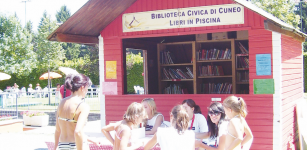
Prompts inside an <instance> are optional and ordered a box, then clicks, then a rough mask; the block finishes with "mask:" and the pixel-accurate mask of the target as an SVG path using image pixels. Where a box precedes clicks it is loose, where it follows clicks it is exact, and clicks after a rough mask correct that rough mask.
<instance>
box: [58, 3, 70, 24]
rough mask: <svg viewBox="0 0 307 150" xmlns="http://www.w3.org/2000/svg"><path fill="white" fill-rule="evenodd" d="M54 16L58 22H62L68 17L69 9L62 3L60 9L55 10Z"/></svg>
mask: <svg viewBox="0 0 307 150" xmlns="http://www.w3.org/2000/svg"><path fill="white" fill-rule="evenodd" d="M55 17H56V21H57V22H58V23H63V22H65V21H66V20H67V19H68V18H69V17H70V10H69V9H68V8H67V7H66V5H63V6H62V7H61V8H60V10H59V11H57V13H56V15H55Z"/></svg>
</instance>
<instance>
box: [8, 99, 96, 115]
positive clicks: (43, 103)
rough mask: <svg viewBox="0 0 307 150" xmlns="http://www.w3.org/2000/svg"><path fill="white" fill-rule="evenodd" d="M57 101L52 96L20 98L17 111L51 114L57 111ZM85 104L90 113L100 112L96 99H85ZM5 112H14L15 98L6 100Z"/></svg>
mask: <svg viewBox="0 0 307 150" xmlns="http://www.w3.org/2000/svg"><path fill="white" fill-rule="evenodd" d="M59 101H60V100H59V99H55V96H54V95H52V96H51V97H50V103H49V98H48V97H46V98H35V97H27V96H21V97H19V98H18V99H17V104H18V110H33V111H44V112H50V111H51V112H53V111H55V110H56V109H57V107H58V104H59ZM85 102H86V103H87V104H88V105H89V106H90V108H91V112H93V113H99V112H100V101H99V99H98V97H94V98H85ZM5 103H6V107H7V108H5V109H6V110H16V98H10V99H6V102H5Z"/></svg>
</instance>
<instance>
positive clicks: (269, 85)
mask: <svg viewBox="0 0 307 150" xmlns="http://www.w3.org/2000/svg"><path fill="white" fill-rule="evenodd" d="M274 93H275V89H274V79H254V94H274Z"/></svg>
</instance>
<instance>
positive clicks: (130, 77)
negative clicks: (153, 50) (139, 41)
mask: <svg viewBox="0 0 307 150" xmlns="http://www.w3.org/2000/svg"><path fill="white" fill-rule="evenodd" d="M126 61H127V63H126V70H127V92H128V93H134V87H133V86H136V85H139V86H144V78H143V76H142V73H143V57H142V56H141V53H139V54H137V55H136V54H133V53H130V54H127V60H126Z"/></svg>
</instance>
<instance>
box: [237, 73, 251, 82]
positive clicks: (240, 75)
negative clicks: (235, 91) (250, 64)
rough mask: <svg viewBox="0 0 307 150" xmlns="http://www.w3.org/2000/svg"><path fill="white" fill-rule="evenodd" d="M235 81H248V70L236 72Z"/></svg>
mask: <svg viewBox="0 0 307 150" xmlns="http://www.w3.org/2000/svg"><path fill="white" fill-rule="evenodd" d="M237 81H238V82H249V72H248V71H242V72H237Z"/></svg>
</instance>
